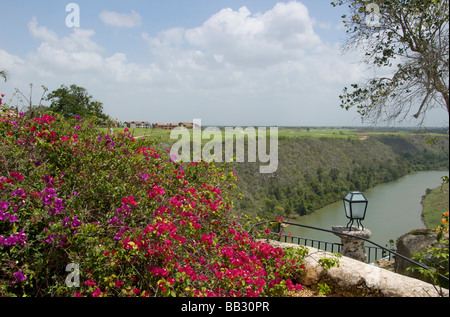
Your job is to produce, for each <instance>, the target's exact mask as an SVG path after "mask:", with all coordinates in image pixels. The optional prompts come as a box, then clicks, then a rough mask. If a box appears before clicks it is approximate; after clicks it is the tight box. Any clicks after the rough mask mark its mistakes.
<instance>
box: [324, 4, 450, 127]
mask: <svg viewBox="0 0 450 317" xmlns="http://www.w3.org/2000/svg"><path fill="white" fill-rule="evenodd" d="M331 4H332V5H333V6H337V5H345V6H347V7H348V12H349V14H348V15H344V16H343V17H342V18H343V22H344V25H345V27H346V29H347V34H348V42H347V43H346V48H347V49H348V50H350V49H354V48H357V49H359V50H361V51H363V52H365V58H364V61H365V62H366V63H367V64H369V65H372V66H373V67H374V69H381V70H382V72H383V74H382V75H381V76H379V77H377V76H376V75H374V77H373V78H370V79H369V80H367V82H365V83H361V84H351V88H350V89H349V88H347V87H346V88H345V89H344V91H343V94H342V95H341V96H339V97H340V99H341V107H342V108H345V109H347V110H348V109H349V108H351V107H356V108H357V110H358V113H359V114H360V115H361V117H362V118H370V119H373V120H374V121H376V120H379V119H387V120H391V119H396V118H400V119H402V118H405V117H406V116H407V115H408V113H409V112H410V111H415V113H414V117H415V118H418V117H419V116H424V114H425V113H426V112H427V111H428V110H429V109H431V108H433V107H443V108H444V109H446V110H447V112H448V111H449V86H448V84H449V81H448V76H449V68H448V65H449V33H448V31H449V24H448V21H449V2H448V0H414V1H411V0H402V1H385V0H371V1H366V0H340V1H336V2H332V3H331ZM374 18H375V19H376V20H377V23H372V22H371V20H372V19H374ZM386 71H387V72H388V73H390V74H392V75H388V76H386V75H385V74H386ZM414 105H416V106H415V110H413V107H412V106H414ZM383 116H386V117H385V118H383Z"/></svg>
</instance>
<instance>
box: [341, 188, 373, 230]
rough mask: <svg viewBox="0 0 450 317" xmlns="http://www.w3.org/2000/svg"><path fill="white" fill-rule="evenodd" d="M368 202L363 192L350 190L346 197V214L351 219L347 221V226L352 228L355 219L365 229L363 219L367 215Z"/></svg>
mask: <svg viewBox="0 0 450 317" xmlns="http://www.w3.org/2000/svg"><path fill="white" fill-rule="evenodd" d="M367 203H368V201H367V199H366V197H365V196H364V195H363V193H361V192H349V193H348V194H347V195H346V196H345V197H344V209H345V215H346V216H347V218H348V219H350V221H349V222H348V223H347V227H349V228H350V230H351V228H352V225H353V222H354V221H355V220H356V223H357V224H358V225H359V226H361V227H362V228H363V229H364V227H363V225H362V223H361V221H362V220H364V217H365V216H366V210H367ZM349 225H350V226H349Z"/></svg>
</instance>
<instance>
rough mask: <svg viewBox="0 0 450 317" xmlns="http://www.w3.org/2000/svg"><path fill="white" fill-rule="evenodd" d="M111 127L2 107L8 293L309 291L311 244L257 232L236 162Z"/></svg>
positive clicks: (0, 256)
mask: <svg viewBox="0 0 450 317" xmlns="http://www.w3.org/2000/svg"><path fill="white" fill-rule="evenodd" d="M101 131H102V130H101V129H99V128H97V127H96V126H95V124H93V122H92V121H90V122H85V121H83V119H82V118H79V117H77V118H75V119H73V120H67V119H65V120H63V119H61V118H59V117H57V116H56V115H55V116H53V115H47V114H43V115H38V116H36V117H30V116H27V115H24V114H22V113H19V114H17V116H16V115H11V114H10V115H4V116H3V117H0V296H35V297H37V296H285V295H288V294H289V292H290V291H295V290H299V289H301V285H300V284H298V282H299V281H300V278H301V276H302V274H303V271H304V268H303V266H302V259H303V256H304V255H305V251H304V250H303V251H302V250H296V251H294V250H291V251H283V250H281V249H280V248H276V247H273V246H271V245H269V244H267V243H264V242H262V241H261V240H257V239H256V238H255V236H252V235H251V234H249V233H247V230H245V229H244V228H247V226H246V225H245V224H243V223H242V222H240V220H239V217H233V216H232V215H231V212H230V209H232V208H233V205H232V202H233V200H234V199H235V196H234V195H235V194H234V193H235V187H236V177H235V175H234V174H233V173H232V172H231V173H230V172H225V171H224V170H223V169H222V168H221V167H216V166H214V165H212V164H207V163H205V162H194V163H190V164H181V163H176V162H174V161H173V160H171V158H170V155H169V153H168V151H167V150H164V149H158V146H157V145H155V144H152V143H150V142H149V141H148V140H144V139H139V140H138V139H134V138H133V137H132V135H131V134H130V132H129V131H127V129H124V130H121V131H120V132H117V133H113V134H109V133H104V132H101ZM67 267H69V268H78V270H76V271H68V270H66V269H67Z"/></svg>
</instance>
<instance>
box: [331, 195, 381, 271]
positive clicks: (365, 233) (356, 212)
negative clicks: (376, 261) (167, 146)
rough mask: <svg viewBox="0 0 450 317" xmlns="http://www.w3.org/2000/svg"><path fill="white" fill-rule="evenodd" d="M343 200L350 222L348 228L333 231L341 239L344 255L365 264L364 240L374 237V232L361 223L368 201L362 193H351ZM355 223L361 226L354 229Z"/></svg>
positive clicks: (337, 228) (343, 227)
mask: <svg viewBox="0 0 450 317" xmlns="http://www.w3.org/2000/svg"><path fill="white" fill-rule="evenodd" d="M343 200H344V209H345V215H346V216H347V218H348V219H350V221H349V222H348V223H347V226H333V227H332V230H333V232H334V234H335V235H337V236H338V237H340V238H341V242H342V248H341V254H342V255H344V256H348V257H350V258H352V259H356V260H358V261H363V262H365V261H366V260H367V254H366V248H365V247H364V239H369V238H370V236H371V235H372V232H370V230H368V229H365V228H364V227H363V225H362V223H361V221H362V220H364V218H365V216H366V210H367V203H368V202H367V199H366V197H365V196H364V195H363V193H361V192H349V193H348V194H347V195H346V196H345V197H344V199H343ZM354 221H356V223H357V224H358V225H359V226H358V227H357V228H356V227H352V226H353V222H354ZM349 225H350V226H349ZM341 233H343V234H345V235H343V234H341Z"/></svg>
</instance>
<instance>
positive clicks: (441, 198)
mask: <svg viewBox="0 0 450 317" xmlns="http://www.w3.org/2000/svg"><path fill="white" fill-rule="evenodd" d="M448 194H449V184H448V183H446V184H443V185H441V186H438V187H436V188H434V189H430V188H427V190H426V193H425V195H424V196H422V220H423V222H424V223H425V225H426V227H427V228H428V229H436V228H437V227H438V226H439V225H440V224H441V219H442V213H444V212H446V211H448V210H449V196H448Z"/></svg>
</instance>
